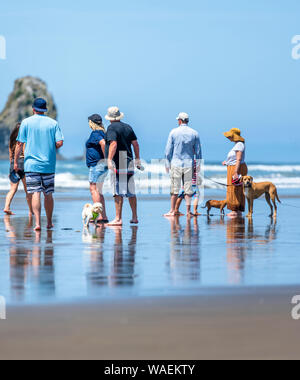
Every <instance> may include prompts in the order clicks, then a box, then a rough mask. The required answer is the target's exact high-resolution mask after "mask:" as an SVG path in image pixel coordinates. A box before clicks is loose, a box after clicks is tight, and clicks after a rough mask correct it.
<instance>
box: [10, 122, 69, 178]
mask: <svg viewBox="0 0 300 380" xmlns="http://www.w3.org/2000/svg"><path fill="white" fill-rule="evenodd" d="M63 140H64V137H63V134H62V132H61V130H60V128H59V126H58V123H57V121H55V120H53V119H51V118H50V117H48V116H45V115H34V116H31V117H29V118H28V119H25V120H24V121H23V122H22V124H21V127H20V132H19V136H18V139H17V141H19V142H21V143H24V144H26V147H25V172H26V173H41V174H54V173H55V169H56V143H57V142H59V141H63Z"/></svg>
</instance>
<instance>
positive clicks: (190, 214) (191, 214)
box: [187, 211, 195, 218]
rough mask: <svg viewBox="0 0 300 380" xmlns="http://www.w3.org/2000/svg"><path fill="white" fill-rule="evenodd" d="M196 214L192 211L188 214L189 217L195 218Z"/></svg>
mask: <svg viewBox="0 0 300 380" xmlns="http://www.w3.org/2000/svg"><path fill="white" fill-rule="evenodd" d="M194 216H195V215H194V214H193V213H192V212H191V211H190V212H189V213H188V214H187V217H188V218H193V217H194Z"/></svg>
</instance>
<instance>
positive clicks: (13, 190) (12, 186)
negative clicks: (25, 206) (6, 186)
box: [4, 182, 19, 215]
mask: <svg viewBox="0 0 300 380" xmlns="http://www.w3.org/2000/svg"><path fill="white" fill-rule="evenodd" d="M18 187H19V184H18V183H16V184H15V183H12V182H11V184H10V191H9V193H8V194H7V196H6V202H5V207H4V212H5V214H7V215H14V214H13V213H12V212H11V210H10V206H11V202H12V201H13V199H14V196H15V195H16V192H17V191H18Z"/></svg>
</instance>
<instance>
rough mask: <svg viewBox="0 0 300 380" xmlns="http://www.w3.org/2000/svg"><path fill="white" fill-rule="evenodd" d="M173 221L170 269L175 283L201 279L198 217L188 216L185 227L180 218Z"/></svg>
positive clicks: (172, 219) (171, 221)
mask: <svg viewBox="0 0 300 380" xmlns="http://www.w3.org/2000/svg"><path fill="white" fill-rule="evenodd" d="M169 221H170V223H171V251H170V271H171V279H172V282H173V283H174V284H177V283H180V282H184V281H186V280H189V281H199V280H200V269H201V268H200V234H199V226H198V219H197V218H193V219H191V218H188V219H187V223H186V227H185V229H183V228H182V226H181V224H180V218H179V217H176V218H171V219H169Z"/></svg>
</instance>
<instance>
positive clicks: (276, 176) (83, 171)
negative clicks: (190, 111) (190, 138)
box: [0, 161, 300, 194]
mask: <svg viewBox="0 0 300 380" xmlns="http://www.w3.org/2000/svg"><path fill="white" fill-rule="evenodd" d="M248 167H249V174H252V175H253V176H254V178H255V181H256V182H263V181H271V182H273V183H274V184H275V185H276V186H277V187H278V188H279V189H300V165H252V164H251V165H249V166H248ZM7 170H8V165H3V166H2V165H1V167H0V190H2V191H6V190H9V188H10V185H9V180H8V176H7V174H6V173H7ZM226 170H227V169H226V167H222V166H221V165H214V164H208V165H205V175H206V177H208V178H211V179H212V180H214V181H217V182H221V183H223V184H226V182H227V179H226ZM58 171H59V173H58V174H57V175H56V187H57V188H58V189H88V188H89V183H88V170H87V168H86V167H85V164H84V163H82V162H78V163H77V162H61V163H59V165H58ZM136 183H137V191H140V192H142V193H148V192H151V193H152V194H154V193H156V194H157V193H160V192H161V191H163V192H164V193H168V192H169V187H170V178H169V175H168V174H167V173H166V170H165V166H164V164H163V162H162V161H157V162H154V163H145V171H144V172H140V171H137V173H136ZM21 187H22V186H21ZM205 187H206V188H210V189H217V188H222V186H221V185H217V184H215V183H213V182H211V181H210V180H208V179H205ZM104 191H106V192H110V191H111V185H110V179H109V176H108V177H107V180H106V183H105V188H104Z"/></svg>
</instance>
